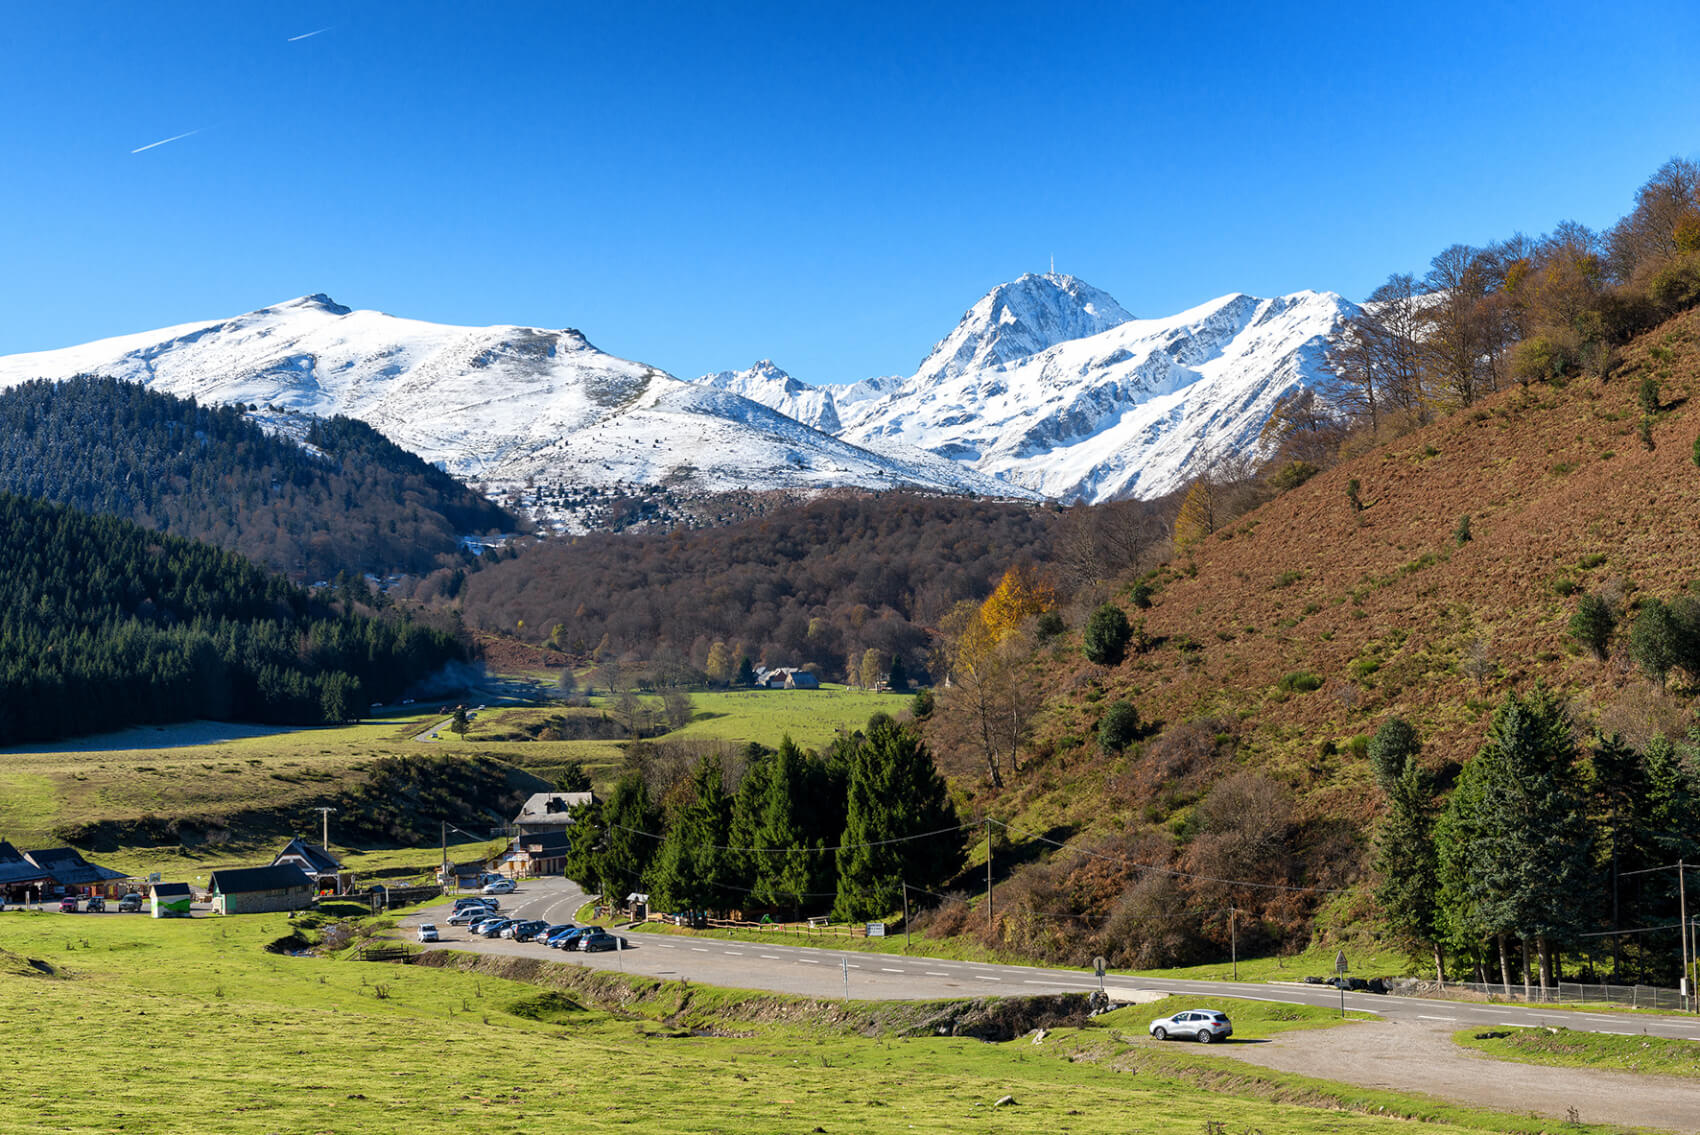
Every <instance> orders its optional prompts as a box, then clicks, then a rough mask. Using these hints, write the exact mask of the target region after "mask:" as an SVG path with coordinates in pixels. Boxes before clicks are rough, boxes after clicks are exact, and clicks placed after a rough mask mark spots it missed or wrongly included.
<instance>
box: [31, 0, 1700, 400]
mask: <svg viewBox="0 0 1700 1135" xmlns="http://www.w3.org/2000/svg"><path fill="white" fill-rule="evenodd" d="M1382 7H1383V6H1382V5H1373V4H1371V5H1364V4H1350V5H1345V4H1342V5H1311V6H1305V7H1301V6H1294V5H1273V4H1256V5H1236V4H1231V3H1230V4H1223V3H1218V4H1214V5H1208V6H1205V5H1198V6H1191V5H1179V4H1175V5H1169V4H1162V5H1159V4H1108V5H1092V4H1075V5H1042V4H1038V5H1036V4H1032V3H1027V4H1020V5H1002V4H994V3H980V4H962V5H945V4H934V3H928V2H926V0H921V2H909V3H905V4H900V5H899V4H873V3H864V4H834V3H818V2H809V3H792V4H771V5H769V4H756V3H727V4H713V5H705V4H701V3H690V4H669V3H654V4H646V5H633V4H616V3H602V4H594V5H592V4H568V3H551V4H541V3H539V4H528V3H519V2H504V3H501V4H489V5H469V4H464V3H453V4H450V3H428V2H417V0H416V2H409V3H362V4H346V3H336V4H328V3H292V4H288V5H263V6H262V5H256V4H231V3H228V2H224V3H218V4H194V3H168V4H138V3H135V2H133V0H124V2H109V3H93V2H90V3H75V4H46V3H37V4H32V5H28V6H26V5H25V4H23V3H13V4H8V5H5V6H4V7H0V21H3V22H0V146H3V149H0V266H3V267H4V271H3V272H0V354H6V353H12V352H16V351H27V350H41V349H47V348H52V347H58V346H65V345H69V344H72V343H77V342H82V341H85V340H88V339H93V338H98V337H101V336H105V335H113V334H120V333H123V332H127V331H136V330H143V329H147V328H152V327H158V326H163V325H166V324H171V323H180V322H188V321H192V320H197V319H210V318H214V317H217V316H223V315H233V314H237V313H239V312H242V311H247V310H250V309H252V308H255V307H260V306H263V305H265V304H267V303H272V302H276V301H278V300H282V299H287V298H290V297H292V296H296V295H300V294H303V293H307V292H318V291H323V292H328V293H329V294H331V295H332V296H334V297H335V298H336V299H337V300H339V301H340V302H342V303H345V304H349V305H352V306H356V307H372V308H379V309H381V310H384V311H389V312H393V313H395V314H398V315H405V316H411V317H414V318H420V319H429V320H437V321H442V322H452V323H469V324H482V323H525V324H535V325H540V326H549V327H559V326H573V327H578V328H580V329H581V330H583V331H584V332H585V333H586V335H588V336H589V338H590V340H591V341H592V342H594V343H596V344H597V345H598V346H600V347H602V348H603V349H604V350H608V351H612V352H614V353H615V354H619V355H623V356H625V357H628V358H638V359H642V360H644V361H647V362H650V363H653V364H655V365H657V366H661V367H663V368H665V369H667V370H669V371H671V372H673V373H675V374H678V375H681V376H685V377H691V376H695V375H696V374H699V373H702V372H704V371H708V370H718V369H723V368H736V367H744V366H748V365H749V364H750V363H752V362H754V361H755V360H756V359H758V358H761V357H764V356H767V357H772V358H773V359H774V360H775V361H776V362H777V363H778V364H779V365H780V366H782V367H785V368H786V369H788V370H790V371H791V372H792V373H794V374H796V375H797V376H798V377H799V378H803V379H805V380H810V381H817V382H839V381H853V380H855V379H857V378H862V377H866V376H868V375H872V374H891V373H904V374H906V373H909V372H910V371H912V370H913V369H914V367H915V365H916V363H918V362H919V361H920V359H921V358H922V356H923V355H924V354H925V353H926V351H927V350H928V348H929V347H930V346H931V345H932V343H933V342H934V341H935V340H937V339H938V338H940V337H942V336H943V335H944V334H946V333H947V332H948V331H949V330H950V328H951V326H952V325H953V324H954V323H955V321H956V320H957V318H958V317H959V316H960V315H961V313H962V311H963V310H964V309H966V308H967V307H968V306H969V305H970V304H972V303H973V302H974V300H976V299H977V298H978V297H979V296H980V295H981V294H983V293H984V292H985V291H986V290H987V289H988V288H990V287H991V286H993V285H995V284H997V283H998V282H1000V281H1002V280H1007V279H1012V278H1014V277H1015V276H1017V275H1019V274H1020V273H1022V272H1024V271H1043V270H1044V269H1045V268H1046V266H1047V264H1048V262H1049V258H1050V257H1051V256H1053V255H1054V256H1055V257H1056V264H1057V267H1058V269H1059V270H1062V271H1067V272H1072V273H1074V274H1075V275H1078V276H1080V277H1082V278H1084V279H1086V280H1088V281H1090V282H1092V283H1093V284H1096V285H1097V286H1099V287H1102V288H1104V289H1106V290H1107V291H1109V292H1110V293H1112V294H1113V295H1115V296H1116V297H1117V299H1119V300H1120V301H1121V303H1122V304H1123V306H1125V307H1127V308H1128V309H1129V310H1130V311H1133V312H1134V313H1135V314H1137V315H1165V314H1170V313H1173V312H1175V311H1178V310H1181V309H1183V308H1186V307H1189V306H1192V305H1193V304H1196V303H1199V302H1202V301H1203V300H1206V299H1209V298H1211V297H1213V296H1217V295H1221V294H1223V293H1227V292H1233V291H1245V292H1252V293H1255V294H1259V295H1270V294H1276V293H1281V292H1289V291H1295V290H1298V289H1301V288H1313V289H1318V290H1334V291H1339V292H1342V293H1344V294H1346V295H1348V296H1351V297H1353V298H1361V296H1363V295H1364V294H1365V293H1367V292H1368V291H1369V290H1370V289H1371V288H1373V287H1374V286H1375V285H1376V284H1377V283H1379V282H1380V281H1381V280H1382V279H1384V278H1385V277H1386V276H1387V274H1388V273H1390V272H1393V271H1418V272H1420V271H1421V270H1422V269H1423V267H1424V266H1425V265H1426V263H1427V261H1428V259H1429V258H1430V257H1431V256H1432V255H1433V254H1434V253H1435V252H1437V251H1439V249H1441V248H1442V247H1444V246H1445V245H1448V244H1451V243H1453V242H1455V241H1465V242H1472V243H1474V242H1485V241H1488V240H1492V239H1495V238H1498V237H1502V236H1506V235H1509V234H1510V233H1512V232H1515V231H1519V230H1521V231H1525V232H1530V233H1534V232H1540V231H1544V230H1546V229H1548V228H1550V227H1551V226H1552V225H1553V224H1554V223H1555V222H1557V221H1559V220H1563V219H1575V220H1578V221H1581V222H1583V223H1585V224H1590V225H1594V226H1596V227H1598V226H1604V225H1607V224H1609V223H1610V222H1611V221H1613V220H1614V219H1616V218H1617V217H1618V216H1620V215H1621V214H1622V213H1623V212H1625V211H1626V210H1627V209H1628V208H1629V207H1630V205H1631V203H1632V200H1633V195H1634V191H1635V189H1636V188H1637V187H1638V186H1639V185H1640V184H1641V183H1642V182H1643V181H1644V180H1645V179H1646V178H1647V176H1648V175H1649V174H1651V173H1652V172H1653V170H1654V169H1656V168H1657V167H1658V166H1659V165H1660V164H1661V163H1662V162H1663V161H1664V160H1665V159H1667V158H1669V157H1672V156H1674V155H1683V156H1690V157H1692V156H1697V155H1700V67H1697V66H1696V65H1695V62H1694V55H1693V45H1694V44H1695V43H1696V42H1700V5H1693V4H1664V5H1641V4H1623V3H1619V4H1614V5H1610V6H1607V5H1598V4H1566V3H1555V4H1548V5H1541V6H1535V5H1519V6H1512V5H1503V4H1495V3H1473V4H1468V5H1458V6H1444V5H1438V6H1437V5H1420V6H1409V8H1408V10H1406V11H1404V12H1402V13H1399V14H1391V15H1389V14H1382V13H1381V12H1380V11H1379V9H1381V8H1382ZM1608 7H1609V14H1608ZM321 28H322V29H327V30H324V31H323V32H321V33H320V34H317V35H311V36H309V37H308V38H303V39H296V40H295V41H294V42H290V40H291V37H297V36H303V35H307V33H311V32H314V31H317V30H318V29H321ZM187 131H198V132H197V133H195V134H193V135H191V136H190V137H187V138H183V139H180V140H178V141H176V142H172V143H170V144H168V145H163V146H157V147H155V148H153V149H149V150H145V151H143V152H141V153H132V152H131V151H132V150H134V149H136V148H137V147H141V146H145V145H147V144H149V143H152V142H156V141H158V140H160V139H163V138H167V137H170V136H173V135H177V134H182V133H185V132H187Z"/></svg>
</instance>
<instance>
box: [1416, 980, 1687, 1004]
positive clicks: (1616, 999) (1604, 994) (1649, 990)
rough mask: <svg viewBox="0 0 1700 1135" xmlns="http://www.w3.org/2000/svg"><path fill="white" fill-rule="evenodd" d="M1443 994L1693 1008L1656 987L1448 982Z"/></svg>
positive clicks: (1533, 1001) (1673, 992)
mask: <svg viewBox="0 0 1700 1135" xmlns="http://www.w3.org/2000/svg"><path fill="white" fill-rule="evenodd" d="M1432 987H1433V988H1435V989H1437V990H1439V991H1440V992H1442V993H1445V992H1446V991H1449V990H1450V991H1458V990H1464V991H1468V992H1470V993H1476V994H1480V995H1483V996H1486V997H1490V998H1492V999H1494V1000H1497V1001H1521V1002H1528V1003H1530V1004H1554V1003H1558V1002H1567V1003H1574V1004H1592V1005H1625V1006H1628V1007H1629V1008H1631V1009H1660V1010H1668V1011H1670V1012H1682V1011H1683V1010H1685V1009H1687V1008H1688V1007H1689V1006H1688V1005H1687V1004H1686V1003H1685V998H1684V997H1683V996H1682V994H1681V993H1680V992H1678V991H1677V990H1675V989H1661V988H1659V987H1658V986H1655V985H1601V984H1591V983H1586V982H1579V981H1561V982H1559V983H1558V984H1557V985H1549V986H1547V987H1546V988H1545V989H1543V988H1541V987H1540V986H1538V985H1530V986H1527V987H1525V986H1522V985H1505V984H1502V983H1499V982H1491V981H1490V982H1486V983H1484V982H1479V981H1448V982H1446V983H1445V984H1443V985H1432Z"/></svg>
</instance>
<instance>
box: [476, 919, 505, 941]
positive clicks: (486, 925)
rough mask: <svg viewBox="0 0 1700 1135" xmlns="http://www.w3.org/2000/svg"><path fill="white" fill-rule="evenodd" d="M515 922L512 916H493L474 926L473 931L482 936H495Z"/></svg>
mask: <svg viewBox="0 0 1700 1135" xmlns="http://www.w3.org/2000/svg"><path fill="white" fill-rule="evenodd" d="M513 924H514V920H513V919H511V918H492V919H490V920H488V921H486V922H480V923H479V924H478V925H477V926H474V927H473V928H472V932H473V933H474V934H476V935H478V936H479V937H480V938H494V937H496V936H497V935H499V934H500V933H501V932H502V931H504V930H506V929H507V928H508V927H510V926H512V925H513Z"/></svg>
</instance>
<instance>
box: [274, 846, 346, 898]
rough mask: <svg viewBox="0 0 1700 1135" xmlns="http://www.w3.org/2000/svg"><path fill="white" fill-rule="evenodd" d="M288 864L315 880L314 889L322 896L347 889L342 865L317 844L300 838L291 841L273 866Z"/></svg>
mask: <svg viewBox="0 0 1700 1135" xmlns="http://www.w3.org/2000/svg"><path fill="white" fill-rule="evenodd" d="M286 863H293V864H295V866H297V867H299V868H301V871H302V873H303V874H304V875H306V876H307V877H308V878H309V879H311V880H313V887H314V889H315V890H317V891H318V893H319V894H321V895H327V894H328V895H334V894H336V893H337V892H339V891H342V890H344V889H345V888H344V886H343V883H344V880H343V874H342V864H341V863H340V862H338V861H337V858H336V856H334V855H332V854H331V853H330V852H328V851H326V850H325V849H324V848H322V847H320V846H319V845H318V844H316V843H308V842H307V841H306V840H304V839H299V838H297V839H292V840H290V841H289V843H288V844H287V845H286V846H285V847H284V849H283V850H282V851H280V852H278V853H277V857H276V858H275V859H273V860H272V866H273V867H281V866H283V865H284V864H286Z"/></svg>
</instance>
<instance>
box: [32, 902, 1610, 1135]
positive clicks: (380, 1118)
mask: <svg viewBox="0 0 1700 1135" xmlns="http://www.w3.org/2000/svg"><path fill="white" fill-rule="evenodd" d="M287 925H288V924H287V922H286V919H285V918H284V916H281V915H266V916H251V917H248V918H231V919H197V920H194V921H181V922H179V921H155V920H152V919H139V918H136V919H121V918H117V917H114V918H111V919H101V918H82V917H79V918H76V919H73V918H72V917H71V916H62V915H54V914H40V915H37V914H19V913H10V914H4V915H0V941H4V942H5V944H6V949H8V950H10V951H12V952H13V954H14V955H16V957H28V958H37V959H42V960H43V961H45V962H46V963H47V964H49V965H51V966H53V967H54V968H55V969H56V970H57V972H58V973H59V974H60V976H56V977H47V976H21V975H20V970H21V969H23V968H24V967H23V966H22V964H21V963H20V964H18V965H13V964H6V965H0V996H3V997H4V998H5V1003H6V1004H7V1005H8V1006H10V1009H9V1011H8V1020H7V1027H6V1029H4V1030H0V1058H3V1059H4V1060H5V1062H6V1065H7V1067H8V1076H7V1091H6V1092H4V1093H0V1130H8V1131H22V1130H33V1131H48V1132H112V1131H120V1130H122V1131H124V1132H127V1133H134V1132H143V1133H153V1132H172V1133H176V1132H182V1133H189V1132H196V1133H199V1132H206V1131H218V1132H221V1133H223V1135H249V1133H264V1132H292V1133H293V1132H323V1133H349V1135H354V1133H359V1135H370V1133H381V1132H418V1131H421V1130H442V1129H453V1130H475V1131H478V1132H479V1133H480V1135H486V1133H498V1132H515V1133H518V1132H524V1133H526V1135H532V1133H534V1132H536V1131H539V1130H543V1129H547V1128H549V1127H551V1126H561V1125H570V1126H571V1128H572V1129H573V1130H575V1131H597V1132H599V1131H612V1130H620V1129H636V1130H665V1131H668V1132H681V1133H698V1132H739V1133H744V1132H757V1133H761V1132H785V1133H791V1132H797V1131H808V1130H811V1129H813V1128H816V1127H820V1128H822V1129H824V1130H826V1131H828V1132H845V1131H861V1132H869V1131H872V1132H884V1131H905V1132H906V1131H909V1130H920V1131H943V1132H976V1133H978V1132H988V1131H990V1132H1011V1133H1015V1132H1031V1131H1046V1132H1056V1133H1081V1135H1096V1133H1105V1135H1108V1133H1112V1132H1113V1133H1115V1135H1132V1133H1140V1132H1150V1133H1158V1132H1160V1133H1162V1135H1172V1133H1175V1132H1200V1133H1203V1132H1211V1131H1215V1132H1235V1133H1237V1132H1242V1131H1246V1130H1252V1129H1255V1130H1261V1131H1280V1132H1284V1133H1292V1135H1311V1133H1317V1135H1320V1133H1322V1132H1335V1131H1340V1130H1342V1129H1346V1128H1349V1129H1351V1130H1353V1131H1367V1132H1393V1131H1404V1130H1409V1128H1410V1124H1409V1121H1408V1120H1405V1119H1400V1118H1395V1117H1394V1115H1393V1114H1389V1115H1385V1116H1384V1115H1378V1114H1372V1113H1373V1112H1374V1111H1375V1110H1376V1109H1377V1108H1386V1109H1387V1110H1388V1111H1389V1112H1390V1113H1400V1114H1419V1115H1423V1116H1425V1117H1427V1118H1428V1119H1430V1120H1431V1122H1428V1123H1425V1124H1424V1126H1423V1130H1424V1131H1425V1132H1430V1133H1433V1135H1449V1133H1452V1132H1462V1131H1536V1130H1540V1129H1542V1128H1543V1127H1544V1126H1548V1125H1546V1124H1542V1123H1539V1122H1535V1121H1529V1120H1520V1119H1517V1118H1515V1117H1510V1116H1501V1115H1495V1114H1491V1113H1485V1112H1470V1111H1465V1110H1462V1109H1444V1108H1436V1107H1434V1106H1433V1105H1430V1104H1427V1103H1423V1102H1420V1101H1411V1100H1402V1099H1400V1097H1397V1096H1395V1095H1391V1094H1386V1093H1364V1092H1361V1091H1357V1090H1353V1092H1352V1097H1351V1098H1352V1100H1353V1102H1352V1103H1351V1104H1350V1105H1348V1106H1350V1107H1351V1108H1352V1112H1351V1113H1350V1114H1348V1113H1344V1112H1342V1111H1340V1110H1337V1109H1338V1108H1339V1107H1340V1106H1341V1104H1342V1101H1340V1100H1336V1099H1332V1098H1330V1097H1328V1096H1327V1095H1326V1094H1325V1093H1322V1094H1319V1093H1318V1092H1317V1091H1316V1090H1314V1089H1311V1090H1307V1092H1306V1093H1305V1096H1306V1098H1307V1099H1310V1100H1313V1101H1314V1104H1315V1106H1304V1105H1301V1104H1297V1103H1292V1102H1279V1101H1277V1100H1274V1099H1262V1098H1245V1094H1246V1093H1252V1094H1255V1093H1256V1092H1257V1091H1260V1090H1266V1091H1268V1092H1270V1093H1272V1094H1278V1093H1280V1092H1284V1091H1288V1090H1289V1089H1287V1088H1285V1087H1283V1086H1282V1085H1281V1083H1280V1081H1278V1080H1260V1079H1259V1077H1260V1073H1258V1072H1257V1071H1256V1070H1248V1071H1247V1072H1246V1073H1245V1074H1241V1073H1239V1072H1237V1071H1236V1072H1235V1073H1234V1074H1233V1075H1232V1076H1231V1077H1224V1076H1221V1075H1220V1074H1215V1075H1216V1079H1215V1080H1210V1079H1209V1077H1210V1076H1211V1075H1212V1074H1211V1073H1209V1072H1208V1071H1200V1070H1199V1069H1198V1068H1197V1067H1195V1066H1189V1064H1188V1062H1187V1060H1186V1059H1185V1056H1184V1054H1180V1053H1179V1052H1178V1050H1179V1049H1181V1048H1184V1047H1187V1046H1180V1045H1168V1046H1160V1045H1157V1044H1156V1043H1155V1042H1151V1041H1149V1040H1147V1039H1145V1038H1143V1037H1130V1036H1127V1035H1126V1033H1127V1032H1131V1031H1133V1029H1134V1028H1135V1027H1139V1022H1138V1021H1129V1022H1125V1023H1123V1029H1125V1031H1120V1030H1118V1029H1117V1028H1116V1027H1115V1026H1116V1022H1110V1023H1108V1024H1100V1025H1098V1026H1096V1027H1092V1028H1087V1029H1079V1030H1074V1029H1062V1030H1057V1031H1056V1032H1055V1033H1053V1034H1052V1035H1051V1036H1049V1037H1047V1038H1046V1040H1045V1042H1044V1043H1043V1044H1041V1045H1035V1044H1033V1043H1031V1041H1029V1040H1028V1039H1026V1038H1023V1039H1020V1040H1016V1041H1013V1042H1009V1043H1003V1044H986V1043H982V1042H979V1041H973V1040H966V1039H958V1038H948V1037H929V1038H918V1039H898V1038H896V1037H891V1036H887V1037H878V1038H872V1039H864V1038H860V1037H852V1036H844V1035H839V1034H836V1033H834V1032H833V1031H832V1030H830V1029H827V1028H824V1027H820V1026H811V1025H808V1024H805V1025H801V1026H783V1025H773V1024H762V1023H759V1022H757V1023H753V1024H752V1023H749V1022H748V1021H747V1020H746V1021H745V1023H743V1024H741V1025H740V1026H739V1027H738V1030H737V1031H739V1032H743V1033H746V1034H747V1035H741V1036H733V1035H727V1036H706V1035H700V1034H701V1030H702V1024H701V1020H700V1019H699V1020H698V1021H697V1027H696V1028H695V1029H681V1028H674V1027H658V1026H657V1022H656V1021H655V1019H654V1016H653V1013H651V1014H650V1015H648V1016H646V1015H645V1009H644V1006H643V1004H642V1003H634V1005H633V1008H632V1010H631V1011H630V1012H629V1013H625V1014H622V1015H614V1014H611V1013H608V1012H605V1011H602V1010H598V1009H594V1008H589V1009H581V1008H579V1007H577V1006H576V1005H575V1003H574V1002H573V1000H571V999H570V998H569V997H567V996H563V995H561V994H559V993H551V992H547V991H545V990H543V989H540V988H539V987H538V986H535V985H526V984H520V983H518V982H513V981H506V980H502V979H499V978H494V977H490V976H484V975H480V974H477V973H464V972H456V971H453V970H445V969H437V968H428V967H423V966H408V967H400V966H378V965H370V964H363V963H358V962H340V961H331V960H325V959H313V958H296V957H288V956H282V955H275V954H268V953H264V952H262V950H261V947H262V945H263V944H264V943H265V942H267V941H268V940H271V939H274V938H276V937H278V936H280V935H281V934H283V933H284V932H285V930H286V929H287ZM16 957H6V958H0V960H4V961H6V962H8V963H11V962H14V961H16ZM644 984H645V983H634V984H633V986H632V988H633V989H634V990H635V989H637V988H639V986H640V985H644ZM647 986H648V987H650V988H653V983H647ZM663 988H664V989H669V990H671V991H672V992H671V993H670V994H669V995H668V998H667V999H668V1000H670V1001H671V1002H672V1003H673V1004H675V1005H677V1004H680V1003H682V1002H685V1001H688V1000H689V999H690V998H691V997H693V996H695V995H697V994H698V993H699V992H707V991H698V990H696V989H695V987H692V988H691V989H688V990H687V989H685V988H684V987H682V986H676V985H675V986H670V987H663ZM730 997H731V995H724V994H722V995H717V996H716V997H706V998H704V1003H707V1004H721V1005H724V1004H726V1003H727V1001H728V1000H729V999H730ZM657 1000H658V1001H659V1000H662V999H661V998H657ZM1101 1020H1106V1021H1107V1020H1108V1018H1105V1019H1101ZM727 1031H731V1030H730V1029H728V1030H727ZM1171 1052H1173V1053H1174V1055H1171ZM1259 1085H1263V1087H1260V1086H1259ZM1005 1095H1009V1096H1013V1097H1014V1100H1015V1103H1014V1104H1013V1105H1012V1106H1009V1107H1004V1108H994V1107H993V1104H994V1102H995V1101H996V1100H998V1099H999V1098H1001V1097H1003V1096H1005ZM1575 1130H1577V1131H1586V1130H1590V1129H1588V1128H1581V1127H1578V1128H1575ZM1593 1130H1599V1129H1593Z"/></svg>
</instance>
